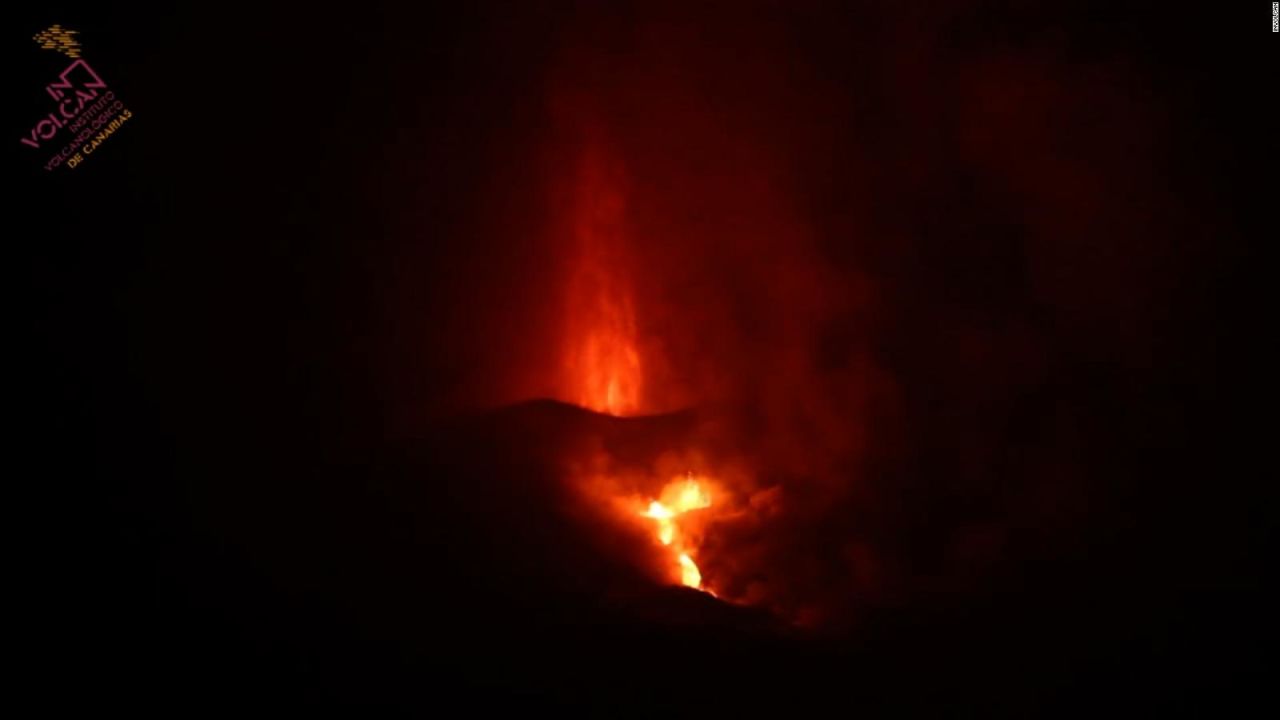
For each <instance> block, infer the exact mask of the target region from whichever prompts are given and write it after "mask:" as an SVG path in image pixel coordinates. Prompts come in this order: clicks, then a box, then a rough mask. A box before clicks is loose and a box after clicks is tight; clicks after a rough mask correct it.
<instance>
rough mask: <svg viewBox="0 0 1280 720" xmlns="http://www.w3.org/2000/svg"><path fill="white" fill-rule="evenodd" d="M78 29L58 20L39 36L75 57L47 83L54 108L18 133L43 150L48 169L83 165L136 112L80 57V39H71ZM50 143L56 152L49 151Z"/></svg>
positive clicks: (29, 144) (23, 140)
mask: <svg viewBox="0 0 1280 720" xmlns="http://www.w3.org/2000/svg"><path fill="white" fill-rule="evenodd" d="M74 34H76V33H75V32H74V31H68V30H63V29H62V28H61V26H58V25H54V26H52V27H51V28H49V29H48V30H45V31H43V32H41V33H39V34H37V35H36V36H35V39H36V41H37V42H38V43H40V44H41V47H43V48H45V49H56V50H58V51H60V52H62V53H63V54H65V55H67V56H68V57H69V58H72V61H71V64H69V65H67V66H66V69H65V70H63V71H62V72H61V73H60V74H59V75H58V77H57V79H55V80H54V81H52V82H50V83H48V84H47V85H46V86H45V92H46V93H47V94H48V96H49V98H50V99H51V102H50V103H49V111H48V112H47V113H46V114H45V115H44V116H43V117H41V118H40V119H38V120H36V121H35V122H34V123H33V124H32V125H31V127H30V130H29V131H28V132H27V134H26V135H25V136H23V137H21V138H19V139H18V140H19V142H21V143H22V144H23V145H25V146H27V147H30V148H32V150H33V151H35V152H38V153H40V157H41V159H42V160H44V161H45V162H44V169H45V170H46V171H48V172H52V171H54V170H56V169H58V168H60V167H65V168H68V169H71V168H76V167H79V166H80V164H81V163H83V162H84V161H85V160H86V159H88V158H89V157H90V156H92V155H93V153H95V152H97V150H98V148H99V147H100V146H101V145H102V144H103V143H105V142H106V141H107V140H108V139H110V138H111V137H112V136H113V135H114V134H115V133H116V131H117V130H119V129H120V127H121V126H123V125H124V124H125V123H126V122H128V121H129V120H130V119H132V118H133V112H132V111H131V110H130V109H129V108H127V107H125V104H124V102H122V101H121V100H120V99H119V98H117V97H116V94H115V91H113V90H112V89H111V88H110V87H108V86H107V82H106V81H105V80H103V79H102V76H101V75H100V74H98V72H97V71H96V70H94V69H93V67H92V66H90V65H89V63H88V62H87V61H86V60H85V59H84V58H82V57H80V45H79V43H78V42H75V41H74V40H72V39H71V36H72V35H74ZM51 149H52V150H53V154H52V155H50V154H48V153H49V150H51Z"/></svg>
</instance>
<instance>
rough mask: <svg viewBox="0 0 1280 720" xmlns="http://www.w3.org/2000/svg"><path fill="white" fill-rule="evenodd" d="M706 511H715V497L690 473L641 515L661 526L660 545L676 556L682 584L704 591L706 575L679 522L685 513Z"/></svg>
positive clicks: (668, 487) (668, 489)
mask: <svg viewBox="0 0 1280 720" xmlns="http://www.w3.org/2000/svg"><path fill="white" fill-rule="evenodd" d="M664 500H665V502H664ZM705 507H711V496H710V495H708V494H707V491H706V489H705V488H703V487H702V486H701V485H700V484H699V483H698V481H697V480H695V479H694V478H693V474H692V473H689V474H687V475H686V476H685V479H684V480H678V481H676V482H672V483H670V484H668V485H667V486H666V487H665V488H663V489H662V499H661V500H654V501H653V502H651V503H649V508H648V509H647V510H645V511H644V512H642V513H640V514H641V515H643V516H644V517H647V518H650V519H652V520H654V521H655V522H656V523H657V528H658V541H659V542H661V543H662V544H663V545H666V546H668V547H670V548H672V549H673V550H674V551H675V552H676V562H677V563H679V565H680V582H681V583H682V584H684V585H687V586H689V587H691V588H697V589H702V572H701V571H699V570H698V565H697V563H695V562H694V561H693V558H691V557H690V556H689V548H688V547H687V539H686V538H685V537H683V536H682V534H681V533H680V527H679V524H678V522H677V520H678V518H679V516H680V515H681V514H683V513H686V512H689V511H690V510H698V509H701V508H705Z"/></svg>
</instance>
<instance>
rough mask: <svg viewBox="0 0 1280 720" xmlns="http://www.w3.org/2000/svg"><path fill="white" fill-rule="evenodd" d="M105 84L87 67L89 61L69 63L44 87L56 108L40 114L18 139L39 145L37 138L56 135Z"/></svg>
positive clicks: (93, 98) (25, 142) (46, 138)
mask: <svg viewBox="0 0 1280 720" xmlns="http://www.w3.org/2000/svg"><path fill="white" fill-rule="evenodd" d="M106 87H107V84H106V83H105V82H103V80H102V78H101V77H99V76H98V73H96V72H94V71H93V68H91V67H89V63H87V62H85V61H84V60H76V61H75V62H73V63H71V65H69V66H68V67H67V69H66V70H63V71H62V74H61V75H59V76H58V80H57V81H56V82H52V83H49V85H48V86H47V87H45V92H47V93H49V97H51V98H53V99H54V100H55V101H57V102H58V107H57V111H56V112H51V113H49V114H48V115H47V116H45V117H44V118H41V119H40V122H38V123H36V125H35V127H33V128H31V133H30V137H24V138H21V141H22V143H23V144H24V145H30V146H31V147H33V148H39V147H40V143H41V141H44V140H49V139H51V138H52V137H53V136H55V135H57V134H58V130H60V129H61V128H62V127H63V126H65V125H66V124H67V123H68V121H73V120H74V119H75V118H76V116H77V115H79V114H80V111H81V110H83V109H84V107H85V105H87V104H89V103H91V102H93V101H95V100H97V99H98V91H99V90H102V89H105V88H106Z"/></svg>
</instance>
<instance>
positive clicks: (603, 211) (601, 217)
mask: <svg viewBox="0 0 1280 720" xmlns="http://www.w3.org/2000/svg"><path fill="white" fill-rule="evenodd" d="M625 211H626V202H625V196H624V195H623V190H622V178H621V169H620V167H619V165H618V164H617V163H616V162H615V161H613V160H612V159H611V158H610V157H608V156H607V155H606V154H605V153H604V152H603V151H602V149H601V147H600V146H599V145H593V146H589V147H588V148H587V150H586V151H585V152H584V153H583V156H582V158H581V163H580V167H579V172H578V175H577V178H576V183H575V187H574V197H573V222H572V226H571V228H572V233H573V243H572V247H573V248H574V250H575V257H574V259H573V261H572V265H571V276H570V279H569V283H568V297H567V303H566V328H567V335H566V346H565V360H564V369H565V372H566V375H567V383H566V384H567V386H568V388H569V393H568V394H569V395H570V396H571V397H572V398H573V399H574V400H575V401H576V402H577V403H578V404H580V405H582V406H584V407H587V408H590V409H592V410H595V411H597V412H604V413H608V414H610V415H629V414H635V413H637V412H639V411H640V408H641V399H642V394H641V393H642V389H643V386H642V372H643V366H642V362H641V357H640V350H639V345H638V337H637V329H636V314H635V301H634V296H633V292H632V285H631V278H630V276H629V273H628V272H627V268H626V254H625V240H626V239H625V237H624V234H625V224H624V220H625Z"/></svg>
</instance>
